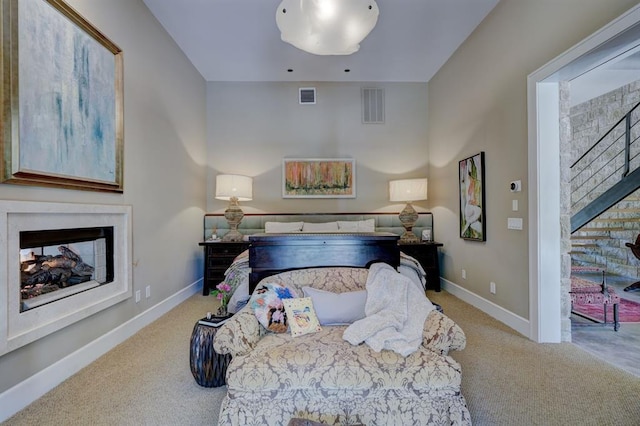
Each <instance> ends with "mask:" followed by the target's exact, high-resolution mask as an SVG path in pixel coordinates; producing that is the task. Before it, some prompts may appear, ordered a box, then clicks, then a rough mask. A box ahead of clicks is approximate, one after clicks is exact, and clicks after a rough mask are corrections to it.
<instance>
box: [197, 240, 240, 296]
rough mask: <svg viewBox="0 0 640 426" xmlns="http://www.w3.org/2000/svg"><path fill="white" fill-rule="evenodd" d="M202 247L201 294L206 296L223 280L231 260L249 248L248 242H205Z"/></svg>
mask: <svg viewBox="0 0 640 426" xmlns="http://www.w3.org/2000/svg"><path fill="white" fill-rule="evenodd" d="M199 245H201V246H203V247H204V283H203V284H202V294H203V295H204V296H207V295H208V294H209V291H210V290H211V289H214V288H215V287H216V285H218V283H220V282H221V281H223V280H224V272H225V271H226V270H227V268H229V266H231V263H232V262H233V259H235V257H236V256H237V255H239V254H240V253H242V252H243V251H245V250H246V249H248V248H249V242H248V241H246V242H243V241H241V242H223V241H205V242H202V243H200V244H199Z"/></svg>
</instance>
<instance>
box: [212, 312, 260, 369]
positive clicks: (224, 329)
mask: <svg viewBox="0 0 640 426" xmlns="http://www.w3.org/2000/svg"><path fill="white" fill-rule="evenodd" d="M261 327H262V326H261V325H260V323H259V322H258V320H257V319H256V316H255V315H254V313H253V310H252V309H251V308H249V307H248V306H245V307H244V308H242V309H241V310H240V312H238V313H237V314H235V315H234V316H232V317H231V318H230V319H229V320H228V321H227V322H225V323H224V324H222V325H221V326H220V328H219V329H218V331H217V333H216V336H215V338H214V339H213V348H214V349H215V351H216V352H217V353H219V354H221V355H226V354H231V356H233V357H235V356H237V355H244V354H247V353H249V352H251V351H252V350H253V348H255V346H256V344H257V343H258V341H259V340H260V337H261V334H262V333H261V332H260V328H261Z"/></svg>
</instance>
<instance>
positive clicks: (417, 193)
mask: <svg viewBox="0 0 640 426" xmlns="http://www.w3.org/2000/svg"><path fill="white" fill-rule="evenodd" d="M426 199H427V179H426V178H421V179H401V180H392V181H390V182H389V201H401V202H408V201H418V200H426Z"/></svg>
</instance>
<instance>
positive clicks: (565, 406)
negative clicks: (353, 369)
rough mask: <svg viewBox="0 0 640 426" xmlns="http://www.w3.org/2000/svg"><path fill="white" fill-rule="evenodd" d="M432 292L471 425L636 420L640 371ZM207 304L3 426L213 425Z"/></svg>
mask: <svg viewBox="0 0 640 426" xmlns="http://www.w3.org/2000/svg"><path fill="white" fill-rule="evenodd" d="M429 297H431V298H432V299H433V300H434V301H435V302H437V303H440V304H441V305H442V306H443V308H444V310H445V313H446V314H448V315H449V316H450V317H451V318H453V319H454V320H455V321H457V322H458V323H459V324H460V325H461V327H462V328H463V329H464V330H465V332H466V334H467V339H468V343H467V348H466V349H465V350H464V351H462V352H459V353H456V352H454V353H453V356H454V357H455V358H456V359H457V360H458V361H459V362H460V363H461V364H462V368H463V394H464V395H465V397H466V399H467V402H468V404H469V409H470V411H471V417H472V419H473V422H474V424H475V425H487V426H489V425H491V426H493V425H509V426H511V425H563V426H564V425H581V426H588V425H594V426H596V425H597V426H603V425H616V426H624V425H629V426H631V425H634V426H638V425H640V378H637V377H636V376H633V375H631V374H628V373H626V372H624V371H623V370H620V369H618V368H615V367H613V366H611V365H609V364H607V363H604V362H602V361H600V360H598V359H597V358H595V357H593V356H592V355H590V354H588V353H587V352H585V351H583V350H582V349H580V348H578V347H577V346H575V345H573V344H569V343H566V344H543V345H541V344H536V343H533V342H531V341H529V340H528V339H525V338H524V337H522V336H520V335H519V334H517V333H516V332H514V331H513V330H511V329H510V328H508V327H506V326H503V325H502V324H501V323H499V322H497V321H495V320H494V319H492V318H490V317H489V316H487V315H485V314H483V313H482V312H480V311H478V310H477V309H475V308H473V307H471V306H470V305H468V304H466V303H464V302H461V301H460V300H458V299H456V298H455V297H453V296H451V295H449V294H447V293H444V292H442V293H431V292H430V293H429ZM211 306H212V299H211V298H207V297H204V296H200V295H197V296H194V297H192V298H191V299H189V300H188V301H186V302H185V303H183V304H182V305H180V306H178V307H177V308H176V309H174V310H173V311H171V312H170V313H168V314H167V315H165V316H164V317H162V318H161V319H159V320H158V321H156V322H155V323H153V324H151V325H150V326H148V327H146V328H145V329H143V330H142V331H140V332H139V333H138V334H136V335H135V336H134V337H132V338H131V339H129V340H128V341H126V342H125V343H123V344H121V345H120V346H118V347H116V348H115V349H114V350H112V351H110V352H109V353H108V354H106V355H105V356H103V357H102V358H100V359H99V360H98V361H96V362H95V363H93V364H92V365H90V366H89V367H87V368H85V369H83V370H82V371H81V372H79V373H78V374H76V375H75V376H73V377H72V378H70V379H69V380H67V381H65V382H64V383H63V384H61V385H60V386H58V387H57V388H56V389H54V390H52V391H51V392H49V393H48V394H46V395H45V396H44V397H42V398H41V399H40V400H38V401H36V402H35V403H33V404H32V405H31V406H29V407H27V408H26V409H25V410H23V411H21V412H20V413H18V414H17V415H15V416H14V417H13V418H11V419H9V420H8V421H7V422H6V423H5V424H7V425H201V424H202V425H205V424H206V425H215V424H216V419H217V415H218V409H219V406H220V401H221V398H222V397H223V395H224V392H225V389H224V387H223V388H218V389H207V388H202V387H200V386H198V385H197V384H196V383H195V381H194V380H193V377H192V376H191V372H190V370H189V338H190V335H191V330H192V328H193V324H194V323H195V321H196V320H197V319H198V318H200V317H201V316H202V315H203V314H204V313H205V312H206V311H208V310H211ZM369 426H372V425H369Z"/></svg>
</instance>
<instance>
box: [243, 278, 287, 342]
mask: <svg viewBox="0 0 640 426" xmlns="http://www.w3.org/2000/svg"><path fill="white" fill-rule="evenodd" d="M296 296H297V295H296V293H295V292H294V291H293V290H291V289H289V288H287V287H283V286H281V285H280V284H274V283H265V284H264V285H263V286H262V287H260V288H258V289H256V290H255V292H254V293H253V296H251V300H249V305H250V306H251V307H252V308H253V312H254V314H255V316H256V318H257V319H258V322H259V323H260V324H262V326H263V327H264V328H266V329H267V330H269V331H273V332H274V333H286V332H287V330H288V328H289V323H288V321H287V313H286V312H285V309H284V305H283V304H282V301H283V300H284V299H291V298H294V297H296Z"/></svg>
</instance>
